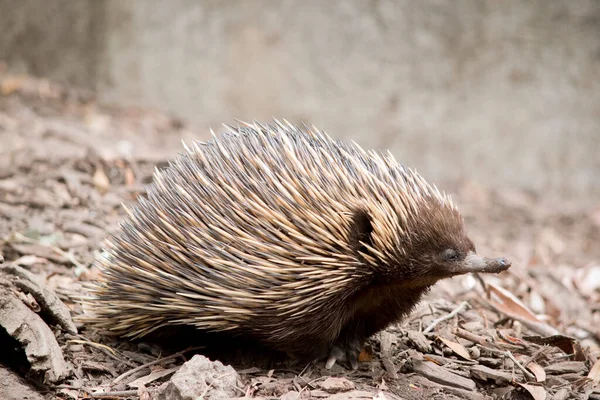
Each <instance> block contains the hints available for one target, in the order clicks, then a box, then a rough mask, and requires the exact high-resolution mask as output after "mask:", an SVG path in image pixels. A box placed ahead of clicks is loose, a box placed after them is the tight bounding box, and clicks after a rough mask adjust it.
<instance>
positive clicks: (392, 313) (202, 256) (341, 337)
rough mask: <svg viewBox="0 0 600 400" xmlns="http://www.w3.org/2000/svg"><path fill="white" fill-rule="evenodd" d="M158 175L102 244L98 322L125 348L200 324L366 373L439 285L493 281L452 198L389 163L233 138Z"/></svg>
mask: <svg viewBox="0 0 600 400" xmlns="http://www.w3.org/2000/svg"><path fill="white" fill-rule="evenodd" d="M227 128H228V131H227V132H224V133H223V134H222V135H220V136H219V137H217V136H215V134H214V133H213V138H212V140H211V141H209V142H206V143H201V142H195V143H194V144H193V146H192V147H191V148H188V147H187V146H185V144H184V147H185V149H186V154H183V155H180V156H179V157H178V158H177V159H176V160H175V161H173V162H172V163H170V165H169V167H168V168H167V169H165V170H163V171H158V170H157V171H156V173H155V175H154V182H153V184H152V185H151V186H149V187H148V188H147V199H140V200H139V204H137V205H136V206H134V207H132V208H131V209H130V210H127V213H128V218H127V219H126V220H125V221H124V222H123V223H122V225H121V227H120V229H119V231H118V232H117V233H116V234H114V235H113V237H112V239H111V240H109V241H108V243H107V249H106V253H107V254H108V256H107V257H105V258H104V259H102V260H101V264H102V265H101V268H102V270H103V276H104V278H103V280H102V281H101V282H99V283H98V284H97V285H96V287H95V289H93V291H92V292H93V298H94V300H93V309H94V312H95V317H94V319H93V320H94V321H95V324H96V325H97V326H99V327H102V328H105V329H108V330H110V331H113V332H114V333H116V334H119V335H123V336H126V337H133V338H138V337H142V336H144V335H146V334H148V333H150V332H152V331H154V330H156V329H158V328H162V327H167V326H173V325H193V326H195V327H197V328H198V329H200V330H203V331H207V332H224V331H227V332H230V333H232V334H234V335H240V336H242V337H245V338H250V339H252V340H256V341H258V342H261V343H263V344H265V345H267V346H270V347H271V348H273V349H276V350H280V351H284V352H287V353H288V354H290V355H292V356H294V357H302V358H311V359H317V358H324V357H327V356H328V359H327V363H326V366H327V367H328V368H331V366H332V365H333V364H335V362H336V361H338V360H344V359H345V360H346V361H348V362H349V363H350V364H351V366H352V367H353V368H357V366H358V355H359V353H360V351H361V350H362V346H363V345H364V341H365V340H366V338H368V337H369V336H371V335H372V334H374V333H376V332H378V331H380V330H382V329H384V328H386V327H387V326H389V325H390V324H392V323H394V322H397V321H399V320H400V319H401V318H402V317H403V316H405V315H406V314H408V313H409V312H410V311H411V310H412V309H413V307H414V306H415V304H416V303H417V302H418V301H419V299H420V298H421V296H422V295H423V294H424V293H425V292H426V291H427V290H428V288H429V287H430V286H432V285H433V284H434V283H435V282H436V281H438V280H440V279H443V278H448V277H452V276H455V275H460V274H465V273H468V272H494V273H495V272H500V271H503V270H506V269H507V268H508V267H509V266H510V262H508V261H507V260H506V259H504V258H501V259H487V258H482V257H480V256H478V255H477V254H476V252H475V246H474V245H473V243H472V242H471V240H470V239H469V238H468V236H467V234H466V231H465V228H464V225H463V221H462V218H461V216H460V214H459V212H458V211H457V209H456V207H455V205H454V204H453V203H452V201H451V199H450V197H449V196H447V195H446V194H444V193H442V192H440V191H439V190H438V189H437V188H436V187H435V186H433V185H429V184H428V183H427V182H425V180H424V179H423V178H422V177H421V176H420V175H418V174H417V173H416V172H415V171H413V170H411V169H409V168H406V167H404V166H402V165H401V164H399V163H398V162H397V161H396V160H395V159H394V157H393V156H392V155H391V154H390V153H389V152H388V153H387V154H381V153H379V152H376V151H364V150H363V149H362V148H360V147H359V146H358V145H357V144H355V143H346V142H343V141H340V140H335V139H333V138H331V137H330V136H329V135H327V134H326V133H325V132H323V131H319V130H317V129H316V128H314V127H312V128H308V127H306V126H300V127H299V126H293V125H292V124H290V123H288V122H287V121H284V122H283V123H282V122H279V121H277V120H275V121H274V122H273V123H271V124H259V123H254V124H245V123H242V126H241V127H233V126H227Z"/></svg>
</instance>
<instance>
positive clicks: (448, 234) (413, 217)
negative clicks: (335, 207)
mask: <svg viewBox="0 0 600 400" xmlns="http://www.w3.org/2000/svg"><path fill="white" fill-rule="evenodd" d="M413 198H414V197H413ZM410 206H411V208H410V210H409V212H405V210H404V209H400V210H399V208H398V207H394V206H393V205H392V206H387V207H384V209H385V212H384V211H381V210H376V211H375V212H373V211H371V212H369V211H367V210H364V211H359V212H357V213H355V215H354V220H353V227H354V229H355V232H353V233H352V234H351V240H354V241H355V243H356V245H355V249H357V251H358V252H359V254H360V255H361V256H362V257H363V259H364V260H365V262H367V263H368V264H370V265H371V266H372V268H374V269H376V270H377V275H378V276H381V277H384V279H389V280H391V281H402V282H410V283H411V284H413V285H416V286H419V285H422V286H429V285H432V284H434V283H435V282H436V281H438V280H440V279H444V278H449V277H452V276H456V275H462V274H466V273H469V272H482V273H498V272H501V271H504V270H506V269H508V268H509V267H510V265H511V264H510V262H509V261H508V260H506V259H505V258H495V259H490V258H484V257H482V256H480V255H478V254H477V252H476V249H475V245H474V244H473V242H472V241H471V239H470V238H469V236H468V234H467V231H466V228H465V225H464V222H463V219H462V217H461V215H460V213H459V212H458V210H457V209H456V207H455V206H454V205H453V204H452V202H451V201H450V199H449V198H448V197H447V196H445V195H440V194H439V192H438V193H433V192H432V193H430V194H426V195H423V196H421V197H419V198H418V201H413V202H412V204H411V205H410ZM394 209H395V210H399V212H398V213H397V215H395V214H392V215H390V214H391V211H392V210H394Z"/></svg>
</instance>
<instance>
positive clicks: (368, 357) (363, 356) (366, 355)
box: [358, 346, 373, 362]
mask: <svg viewBox="0 0 600 400" xmlns="http://www.w3.org/2000/svg"><path fill="white" fill-rule="evenodd" d="M369 350H370V349H368V348H367V347H366V346H365V347H364V348H363V349H362V351H361V352H360V354H359V355H358V361H359V362H365V361H373V352H372V351H369Z"/></svg>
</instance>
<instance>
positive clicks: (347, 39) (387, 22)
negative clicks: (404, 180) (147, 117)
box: [0, 0, 600, 203]
mask: <svg viewBox="0 0 600 400" xmlns="http://www.w3.org/2000/svg"><path fill="white" fill-rule="evenodd" d="M0 15H1V17H0V18H1V26H0V30H1V31H0V60H3V61H5V62H6V65H7V67H8V69H9V71H10V72H12V73H22V72H24V73H29V74H33V75H34V76H40V77H46V78H49V79H51V80H52V81H54V82H58V83H60V84H64V85H70V86H76V87H81V88H85V89H91V90H94V91H96V92H97V93H98V96H99V97H100V99H101V100H102V101H105V102H110V103H112V104H123V105H131V104H135V105H141V106H145V107H152V108H156V109H159V110H164V111H166V112H168V113H170V114H171V115H175V116H178V117H180V118H182V119H183V120H185V121H187V122H189V123H190V124H191V125H192V126H193V127H194V130H195V132H197V135H196V136H197V137H199V136H202V135H206V134H207V133H208V128H209V127H213V128H216V129H218V128H219V126H220V124H221V123H230V122H233V120H234V119H242V120H254V119H258V120H265V119H269V118H271V117H272V116H275V117H278V118H286V119H288V120H290V121H292V122H300V121H304V122H307V123H313V124H315V125H316V126H317V127H319V128H322V129H325V130H326V131H328V132H329V133H330V134H331V135H333V136H338V137H343V138H347V139H353V140H355V141H357V142H358V143H360V144H361V145H363V146H365V147H367V148H380V149H388V148H389V149H390V150H391V151H392V152H393V153H394V154H395V155H396V157H397V158H398V159H399V160H401V161H402V162H403V163H405V164H407V165H410V166H413V167H416V168H417V170H419V172H421V173H423V174H424V175H425V176H426V178H428V179H430V180H433V181H435V182H439V183H443V182H448V181H453V180H458V179H465V178H466V179H469V180H472V181H474V182H476V183H477V184H480V185H483V186H493V187H496V188H502V187H507V188H511V187H513V188H520V189H524V190H531V191H534V192H537V193H543V194H544V196H547V197H553V198H558V199H564V200H565V201H570V200H577V201H583V202H588V203H589V202H592V203H593V202H596V201H597V198H598V195H599V194H600V2H599V1H597V0H581V1H560V0H555V1H549V0H539V1H518V0H510V1H502V2H498V1H481V0H462V1H452V2H450V1H437V0H424V1H418V2H415V1H398V0H395V1H391V0H370V1H366V0H346V1H343V2H333V1H317V0H314V1H266V0H265V1H242V0H238V1H227V2H222V1H185V0H171V1H168V2H166V1H158V0H148V1H130V0H95V1H64V0H47V1H43V2H41V1H39V0H20V1H18V2H16V1H12V0H0Z"/></svg>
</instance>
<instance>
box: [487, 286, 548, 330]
mask: <svg viewBox="0 0 600 400" xmlns="http://www.w3.org/2000/svg"><path fill="white" fill-rule="evenodd" d="M487 288H488V290H489V293H490V295H491V296H490V297H491V298H490V302H492V303H493V304H494V306H495V307H496V308H497V309H498V310H499V311H501V312H503V313H505V314H506V315H508V316H511V315H516V316H518V317H520V318H522V319H525V320H528V321H532V322H536V323H541V321H540V320H539V319H538V317H536V315H535V314H534V313H533V312H531V311H530V310H529V308H527V306H526V305H525V304H523V303H522V302H521V301H520V300H519V299H518V298H517V297H516V296H515V295H513V294H512V293H511V292H509V291H508V290H506V289H504V288H502V287H500V286H496V285H494V284H493V283H490V282H487ZM494 297H495V298H494Z"/></svg>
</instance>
